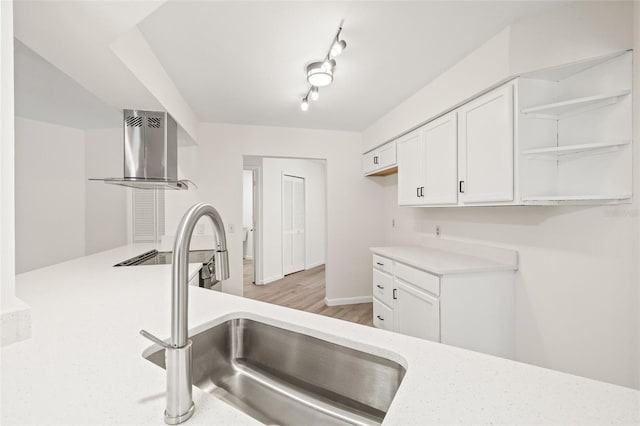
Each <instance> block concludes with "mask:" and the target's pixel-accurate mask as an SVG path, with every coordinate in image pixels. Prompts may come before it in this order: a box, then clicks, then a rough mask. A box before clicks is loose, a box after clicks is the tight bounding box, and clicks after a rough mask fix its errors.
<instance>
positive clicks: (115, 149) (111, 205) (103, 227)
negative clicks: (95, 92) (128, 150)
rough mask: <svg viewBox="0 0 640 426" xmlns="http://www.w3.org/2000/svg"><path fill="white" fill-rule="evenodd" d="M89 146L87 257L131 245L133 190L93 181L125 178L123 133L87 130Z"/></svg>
mask: <svg viewBox="0 0 640 426" xmlns="http://www.w3.org/2000/svg"><path fill="white" fill-rule="evenodd" d="M84 142H85V176H84V183H85V254H93V253H97V252H100V251H104V250H108V249H112V248H115V247H120V246H123V245H125V244H127V217H128V208H129V206H128V204H127V197H128V196H129V194H130V192H129V189H127V188H125V187H122V186H119V185H106V184H105V183H104V182H99V181H90V180H89V178H96V177H117V176H122V172H123V169H124V166H123V164H124V152H123V150H122V129H121V128H117V129H103V130H87V131H85V132H84Z"/></svg>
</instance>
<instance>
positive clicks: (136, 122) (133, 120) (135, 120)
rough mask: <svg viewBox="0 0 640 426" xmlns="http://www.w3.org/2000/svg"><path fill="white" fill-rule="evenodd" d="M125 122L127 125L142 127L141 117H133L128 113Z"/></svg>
mask: <svg viewBox="0 0 640 426" xmlns="http://www.w3.org/2000/svg"><path fill="white" fill-rule="evenodd" d="M125 122H126V123H127V126H129V127H142V117H134V116H131V115H130V116H129V117H127V118H126V120H125Z"/></svg>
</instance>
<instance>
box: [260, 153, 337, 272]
mask: <svg viewBox="0 0 640 426" xmlns="http://www.w3.org/2000/svg"><path fill="white" fill-rule="evenodd" d="M324 169H325V167H324V164H323V163H322V162H319V161H312V160H298V159H282V158H264V159H263V161H262V223H261V224H262V229H260V230H259V231H260V232H261V236H262V244H261V246H262V247H261V256H260V257H259V258H258V259H259V261H260V262H261V266H262V269H261V271H262V275H261V276H258V283H260V284H263V283H268V282H271V281H275V280H277V279H280V278H282V277H283V272H282V174H283V173H285V174H288V175H291V176H297V177H301V178H304V179H305V200H304V201H305V203H304V207H305V269H310V268H313V267H315V266H319V265H322V264H324V263H325V238H326V226H325V223H326V190H325V181H326V177H325V170H324Z"/></svg>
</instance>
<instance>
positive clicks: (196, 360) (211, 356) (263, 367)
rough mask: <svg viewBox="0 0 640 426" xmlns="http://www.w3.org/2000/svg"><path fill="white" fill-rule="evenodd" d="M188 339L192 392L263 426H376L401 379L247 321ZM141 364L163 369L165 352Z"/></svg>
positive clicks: (311, 340) (385, 364) (376, 365)
mask: <svg viewBox="0 0 640 426" xmlns="http://www.w3.org/2000/svg"><path fill="white" fill-rule="evenodd" d="M191 340H192V342H193V383H194V385H195V386H196V387H198V388H200V389H202V390H203V391H205V392H208V393H210V394H212V395H215V396H216V397H217V398H220V399H222V400H223V401H226V402H227V403H229V404H231V405H232V406H234V407H236V408H238V409H239V410H241V411H243V412H245V413H247V414H248V415H250V416H252V417H253V418H255V419H257V420H258V421H260V422H262V423H265V424H278V425H344V424H361V425H372V424H380V423H382V420H383V419H384V416H385V414H386V412H387V410H388V408H389V405H390V404H391V401H392V400H393V397H394V396H395V394H396V392H397V390H398V387H399V386H400V382H401V381H402V378H403V377H404V374H405V369H404V367H402V366H401V365H400V364H398V363H396V362H393V361H390V360H388V359H386V358H382V357H378V356H375V355H371V354H368V353H365V352H361V351H358V350H355V349H351V348H347V347H345V346H341V345H337V344H334V343H330V342H327V341H324V340H320V339H317V338H315V337H311V336H307V335H305V334H300V333H296V332H293V331H289V330H285V329H282V328H278V327H273V326H270V325H267V324H264V323H261V322H257V321H253V320H249V319H245V318H240V319H233V320H229V321H227V322H224V323H222V324H219V325H216V326H214V327H212V328H209V329H207V330H205V331H202V332H200V333H198V334H196V335H194V336H192V337H191ZM146 358H147V359H148V360H149V361H151V362H153V363H154V364H157V365H159V366H161V367H163V368H164V364H165V360H164V349H158V350H157V351H155V352H152V353H150V354H148V355H146ZM196 409H197V408H196Z"/></svg>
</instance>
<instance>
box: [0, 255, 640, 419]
mask: <svg viewBox="0 0 640 426" xmlns="http://www.w3.org/2000/svg"><path fill="white" fill-rule="evenodd" d="M142 251H143V250H142V248H141V246H126V247H122V248H119V249H114V250H109V251H106V252H102V253H98V254H95V255H92V256H87V257H83V258H79V259H76V260H72V261H69V262H65V263H61V264H58V265H54V266H50V267H47V268H43V269H39V270H36V271H31V272H28V273H24V274H21V275H18V276H17V279H16V281H17V282H16V291H17V296H18V297H19V298H21V299H22V300H24V301H25V302H26V303H28V304H29V305H31V307H32V324H33V327H32V335H33V337H32V338H31V339H28V340H26V341H22V342H19V343H15V344H12V345H9V346H5V347H3V348H2V350H1V351H0V354H1V363H2V378H1V385H2V392H1V406H2V412H1V423H2V424H6V425H9V424H59V425H62V424H64V425H80V424H82V425H106V424H109V425H114V424H122V425H124V424H127V425H143V424H155V425H163V424H164V423H163V411H164V404H165V398H164V392H165V371H164V370H163V369H161V368H160V367H157V366H156V365H154V364H152V363H151V362H149V361H147V360H145V359H144V358H142V352H143V351H144V350H145V349H146V348H148V347H149V346H151V344H150V342H149V341H147V340H146V339H144V338H143V337H142V336H140V335H139V334H138V332H139V330H140V329H142V328H144V329H146V330H147V331H149V332H150V333H153V334H155V335H156V336H159V337H161V338H166V337H168V336H169V327H170V305H169V301H170V284H171V282H170V268H171V266H170V265H159V266H136V267H121V268H113V267H112V265H113V264H115V263H117V262H119V261H121V260H124V259H126V258H128V257H131V256H133V255H135V254H139V253H141V252H142ZM437 266H438V267H437V268H436V269H437V270H438V271H445V270H449V269H450V268H452V266H446V267H444V266H439V265H437ZM478 267H480V265H479V266H478ZM197 268H198V265H190V273H191V274H194V273H196V271H197ZM235 317H248V318H251V319H255V320H258V321H263V322H265V323H268V324H271V325H275V326H279V327H283V328H288V329H291V330H294V331H298V332H303V333H306V334H309V335H312V336H315V337H318V338H321V339H325V340H328V341H331V342H334V343H338V344H343V345H346V346H350V347H352V348H355V349H359V350H365V351H368V352H371V353H374V354H376V355H380V356H385V357H388V358H390V359H392V360H394V361H396V362H399V363H401V364H402V365H403V366H405V368H407V373H406V375H405V377H404V380H403V382H402V384H401V386H400V388H399V389H398V393H397V394H396V397H395V399H394V401H393V403H392V405H391V407H390V409H389V411H388V413H387V416H386V417H385V420H384V424H386V425H403V426H404V425H416V424H419V425H428V424H473V425H479V424H516V423H517V424H563V425H567V424H575V425H585V424H625V425H628V424H639V423H640V392H638V391H636V390H632V389H629V388H624V387H620V386H615V385H612V384H607V383H602V382H598V381H595V380H590V379H586V378H582V377H577V376H573V375H569V374H564V373H560V372H556V371H552V370H547V369H544V368H540V367H535V366H532V365H527V364H522V363H518V362H514V361H509V360H505V359H501V358H497V357H493V356H489V355H484V354H480V353H476V352H471V351H467V350H464V349H460V348H455V347H451V346H447V345H443V344H439V343H434V342H430V341H425V340H420V339H416V338H412V337H408V336H403V335H400V334H395V333H391V332H388V331H384V330H379V329H375V328H371V327H366V326H362V325H358V324H353V323H349V322H346V321H342V320H338V319H334V318H329V317H324V316H319V315H315V314H311V313H306V312H301V311H296V310H292V309H288V308H284V307H280V306H275V305H270V304H266V303H262V302H257V301H253V300H249V299H244V298H241V297H237V296H233V295H228V294H222V293H218V292H213V291H210V290H206V289H202V288H198V287H192V286H190V287H189V325H190V329H191V330H192V331H195V330H200V329H203V328H205V327H207V326H210V325H213V324H217V323H220V322H223V321H225V320H227V319H230V318H235ZM193 396H194V402H195V405H196V411H195V414H194V416H193V417H192V419H190V420H189V421H188V423H186V424H192V425H198V424H212V423H215V424H219V425H225V424H226V425H252V424H259V423H258V422H257V421H256V420H254V419H253V418H251V417H249V416H247V415H245V414H244V413H242V412H240V411H238V410H236V409H235V408H233V407H231V406H229V405H227V404H226V403H224V402H222V401H220V400H218V399H216V398H215V397H213V396H211V395H209V394H205V393H204V392H202V391H200V390H199V389H197V388H195V387H194V389H193Z"/></svg>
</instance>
